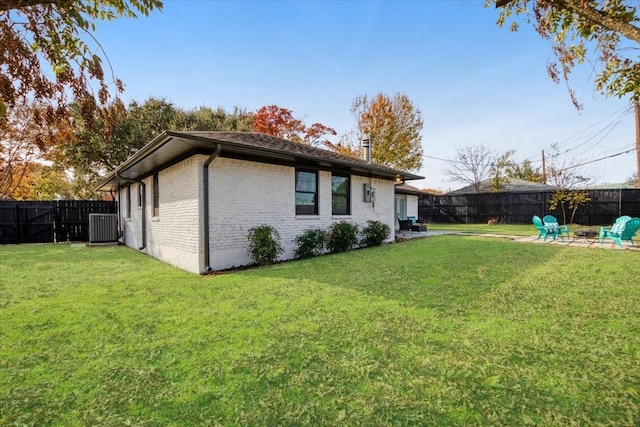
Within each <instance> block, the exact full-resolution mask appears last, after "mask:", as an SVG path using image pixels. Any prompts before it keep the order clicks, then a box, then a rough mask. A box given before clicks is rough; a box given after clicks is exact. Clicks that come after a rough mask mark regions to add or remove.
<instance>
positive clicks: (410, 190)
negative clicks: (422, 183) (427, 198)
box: [395, 184, 427, 196]
mask: <svg viewBox="0 0 640 427" xmlns="http://www.w3.org/2000/svg"><path fill="white" fill-rule="evenodd" d="M395 192H396V194H413V195H416V196H419V195H421V194H427V193H426V192H425V191H424V190H420V189H418V188H416V187H414V186H413V185H409V184H401V185H396V189H395Z"/></svg>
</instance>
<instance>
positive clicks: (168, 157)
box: [97, 131, 424, 191]
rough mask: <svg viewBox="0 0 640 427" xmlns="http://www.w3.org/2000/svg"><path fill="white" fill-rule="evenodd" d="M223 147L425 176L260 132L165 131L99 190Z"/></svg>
mask: <svg viewBox="0 0 640 427" xmlns="http://www.w3.org/2000/svg"><path fill="white" fill-rule="evenodd" d="M218 145H219V146H220V148H221V152H220V156H222V157H231V158H238V159H246V160H251V161H256V162H263V163H273V164H282V165H290V166H296V167H305V166H306V167H316V168H323V169H332V170H341V171H344V172H345V173H350V174H354V175H362V176H371V177H374V178H383V179H393V180H397V181H405V180H412V179H422V178H424V177H422V176H419V175H414V174H412V173H408V172H404V171H400V170H397V169H393V168H390V167H387V166H381V165H376V164H371V163H368V162H366V161H364V160H362V159H358V158H355V157H349V156H345V155H342V154H338V153H335V152H333V151H329V150H324V149H322V148H317V147H313V146H311V145H307V144H302V143H298V142H292V141H288V140H286V139H281V138H276V137H273V136H270V135H267V134H264V133H259V132H174V131H166V132H163V133H162V134H160V135H158V136H157V137H156V138H155V139H154V140H152V141H151V142H149V143H148V144H147V145H145V146H144V147H142V148H141V149H140V150H139V151H138V152H137V153H135V154H134V155H133V156H131V157H130V158H129V159H127V160H126V161H125V162H124V163H122V164H121V165H120V166H118V167H117V168H116V169H115V170H113V171H112V172H111V173H110V174H109V176H107V178H106V179H105V180H104V181H103V182H102V183H101V184H100V185H99V186H98V187H97V190H98V191H109V190H116V189H117V188H118V185H119V179H118V178H122V179H124V180H127V179H140V178H142V177H145V176H148V175H149V174H151V173H153V172H154V171H157V170H158V169H161V168H162V167H164V166H166V165H168V164H172V163H174V162H177V161H179V160H181V159H185V158H187V157H190V156H192V155H194V154H210V153H213V152H214V150H215V149H216V147H217V146H218Z"/></svg>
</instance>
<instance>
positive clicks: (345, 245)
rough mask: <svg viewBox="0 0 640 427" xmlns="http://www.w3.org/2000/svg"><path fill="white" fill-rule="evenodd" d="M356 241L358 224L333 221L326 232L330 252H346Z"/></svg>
mask: <svg viewBox="0 0 640 427" xmlns="http://www.w3.org/2000/svg"><path fill="white" fill-rule="evenodd" d="M357 243H358V226H357V225H355V224H351V223H349V222H346V221H340V222H336V223H334V224H333V225H332V226H331V228H330V229H329V232H328V234H327V249H329V251H330V252H346V251H349V250H351V249H352V248H353V247H354V246H355V245H356V244H357Z"/></svg>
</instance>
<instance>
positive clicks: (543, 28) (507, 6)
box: [486, 0, 640, 109]
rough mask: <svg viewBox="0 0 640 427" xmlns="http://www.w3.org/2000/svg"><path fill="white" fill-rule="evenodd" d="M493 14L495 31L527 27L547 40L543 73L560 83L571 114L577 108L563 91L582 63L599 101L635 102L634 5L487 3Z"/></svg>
mask: <svg viewBox="0 0 640 427" xmlns="http://www.w3.org/2000/svg"><path fill="white" fill-rule="evenodd" d="M494 4H495V6H496V7H497V8H498V9H499V13H500V15H499V17H498V25H499V26H503V25H506V24H507V23H509V27H510V29H511V31H517V30H518V29H519V27H520V24H519V22H518V21H517V19H518V17H519V18H522V19H523V20H524V21H525V22H526V23H530V24H532V25H533V27H534V28H535V30H536V32H537V33H538V34H539V35H540V36H541V37H542V38H543V39H550V40H552V50H553V54H554V56H555V60H553V61H550V62H549V63H548V65H547V72H548V74H549V76H550V77H551V79H553V81H555V82H556V83H558V82H560V81H561V80H564V81H565V82H566V83H567V87H568V89H569V95H570V97H571V100H572V102H573V104H574V105H575V106H576V108H578V109H580V108H582V106H581V104H580V102H579V100H578V99H577V97H576V95H575V93H574V91H573V90H572V89H571V88H570V86H569V75H570V74H571V72H572V70H573V68H574V67H575V66H576V65H578V64H582V63H585V62H587V63H588V64H589V67H591V68H593V70H594V73H593V74H594V76H595V88H596V90H598V91H599V92H601V93H602V94H604V95H605V96H617V97H619V98H623V97H627V96H630V97H631V98H632V99H634V100H635V101H638V100H640V63H639V62H638V55H637V50H638V44H639V43H640V28H639V27H638V23H639V22H640V15H639V12H638V2H637V0H487V2H486V5H487V6H489V5H494Z"/></svg>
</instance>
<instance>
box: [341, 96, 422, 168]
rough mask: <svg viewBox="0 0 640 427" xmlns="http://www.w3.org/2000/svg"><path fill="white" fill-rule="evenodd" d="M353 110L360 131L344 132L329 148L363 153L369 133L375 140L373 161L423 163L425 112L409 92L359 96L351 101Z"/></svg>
mask: <svg viewBox="0 0 640 427" xmlns="http://www.w3.org/2000/svg"><path fill="white" fill-rule="evenodd" d="M351 113H352V114H353V115H354V116H355V118H356V120H357V131H356V132H352V133H350V134H347V135H345V136H343V138H342V140H341V142H340V144H336V145H329V148H331V149H333V150H335V151H338V152H341V153H343V154H351V155H359V154H360V153H361V152H362V147H361V146H360V144H361V141H362V139H363V138H364V137H367V138H370V139H371V141H372V144H373V148H372V150H371V160H372V162H373V163H377V164H379V165H385V166H391V167H395V168H398V169H403V170H407V171H417V170H418V169H420V167H422V145H421V142H422V137H421V136H420V131H421V130H422V125H423V120H422V113H421V112H420V109H418V108H417V107H416V106H414V105H413V102H411V100H410V99H409V97H408V96H407V95H404V94H401V93H396V94H395V95H394V96H388V95H385V94H383V93H379V94H377V95H376V96H374V97H373V98H369V97H368V96H367V95H362V96H358V97H356V98H355V100H354V101H353V104H352V105H351ZM354 138H357V140H356V141H354Z"/></svg>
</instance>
